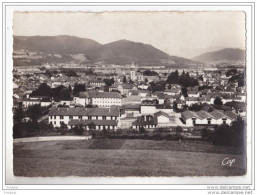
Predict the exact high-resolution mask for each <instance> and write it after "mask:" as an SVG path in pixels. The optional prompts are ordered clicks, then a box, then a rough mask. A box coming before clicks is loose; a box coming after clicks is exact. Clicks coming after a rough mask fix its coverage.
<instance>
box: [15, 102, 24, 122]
mask: <svg viewBox="0 0 257 195" xmlns="http://www.w3.org/2000/svg"><path fill="white" fill-rule="evenodd" d="M23 118H24V111H23V109H22V107H21V106H19V107H17V108H16V109H15V110H14V114H13V120H14V123H21V122H22V119H23Z"/></svg>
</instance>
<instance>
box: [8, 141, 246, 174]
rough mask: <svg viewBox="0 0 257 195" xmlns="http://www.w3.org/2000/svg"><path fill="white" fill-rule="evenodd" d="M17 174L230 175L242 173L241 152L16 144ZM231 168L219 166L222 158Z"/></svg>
mask: <svg viewBox="0 0 257 195" xmlns="http://www.w3.org/2000/svg"><path fill="white" fill-rule="evenodd" d="M13 154H14V159H13V165H14V174H15V175H16V176H29V177H31V176H45V177H46V176H70V175H76V176H202V175H209V176H214V175H215V176H220V175H224V176H230V175H231V176H232V175H243V174H244V173H245V171H246V170H245V165H246V158H245V155H244V154H243V151H242V150H241V149H239V148H232V147H221V146H212V145H210V144H208V143H205V142H194V141H182V142H179V141H152V140H120V139H115V140H108V139H107V140H90V141H84V140H83V141H49V142H31V143H15V144H14V150H13ZM227 157H228V158H230V159H235V162H234V163H233V165H232V166H229V165H222V161H223V159H225V158H227Z"/></svg>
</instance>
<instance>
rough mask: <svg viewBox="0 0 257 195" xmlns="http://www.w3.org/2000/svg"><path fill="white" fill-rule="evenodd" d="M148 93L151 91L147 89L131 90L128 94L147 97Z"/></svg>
mask: <svg viewBox="0 0 257 195" xmlns="http://www.w3.org/2000/svg"><path fill="white" fill-rule="evenodd" d="M148 94H149V91H147V90H130V91H129V93H128V96H131V95H138V96H140V97H146V96H147V95H148Z"/></svg>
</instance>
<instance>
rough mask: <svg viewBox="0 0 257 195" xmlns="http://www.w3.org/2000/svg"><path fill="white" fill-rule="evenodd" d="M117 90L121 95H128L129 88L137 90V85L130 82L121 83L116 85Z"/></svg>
mask: <svg viewBox="0 0 257 195" xmlns="http://www.w3.org/2000/svg"><path fill="white" fill-rule="evenodd" d="M118 90H119V91H120V92H121V94H122V95H126V96H128V94H129V91H130V90H137V87H136V86H135V85H133V84H131V83H123V84H120V85H119V86H118Z"/></svg>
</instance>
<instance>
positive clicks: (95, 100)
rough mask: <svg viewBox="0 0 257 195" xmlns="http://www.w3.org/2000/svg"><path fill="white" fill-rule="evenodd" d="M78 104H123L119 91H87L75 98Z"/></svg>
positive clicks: (102, 105) (109, 105)
mask: <svg viewBox="0 0 257 195" xmlns="http://www.w3.org/2000/svg"><path fill="white" fill-rule="evenodd" d="M73 100H74V103H75V104H78V105H83V106H85V105H97V106H98V107H111V106H113V105H116V106H121V95H120V94H119V93H118V92H99V91H87V92H81V93H79V95H78V97H74V98H73Z"/></svg>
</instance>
